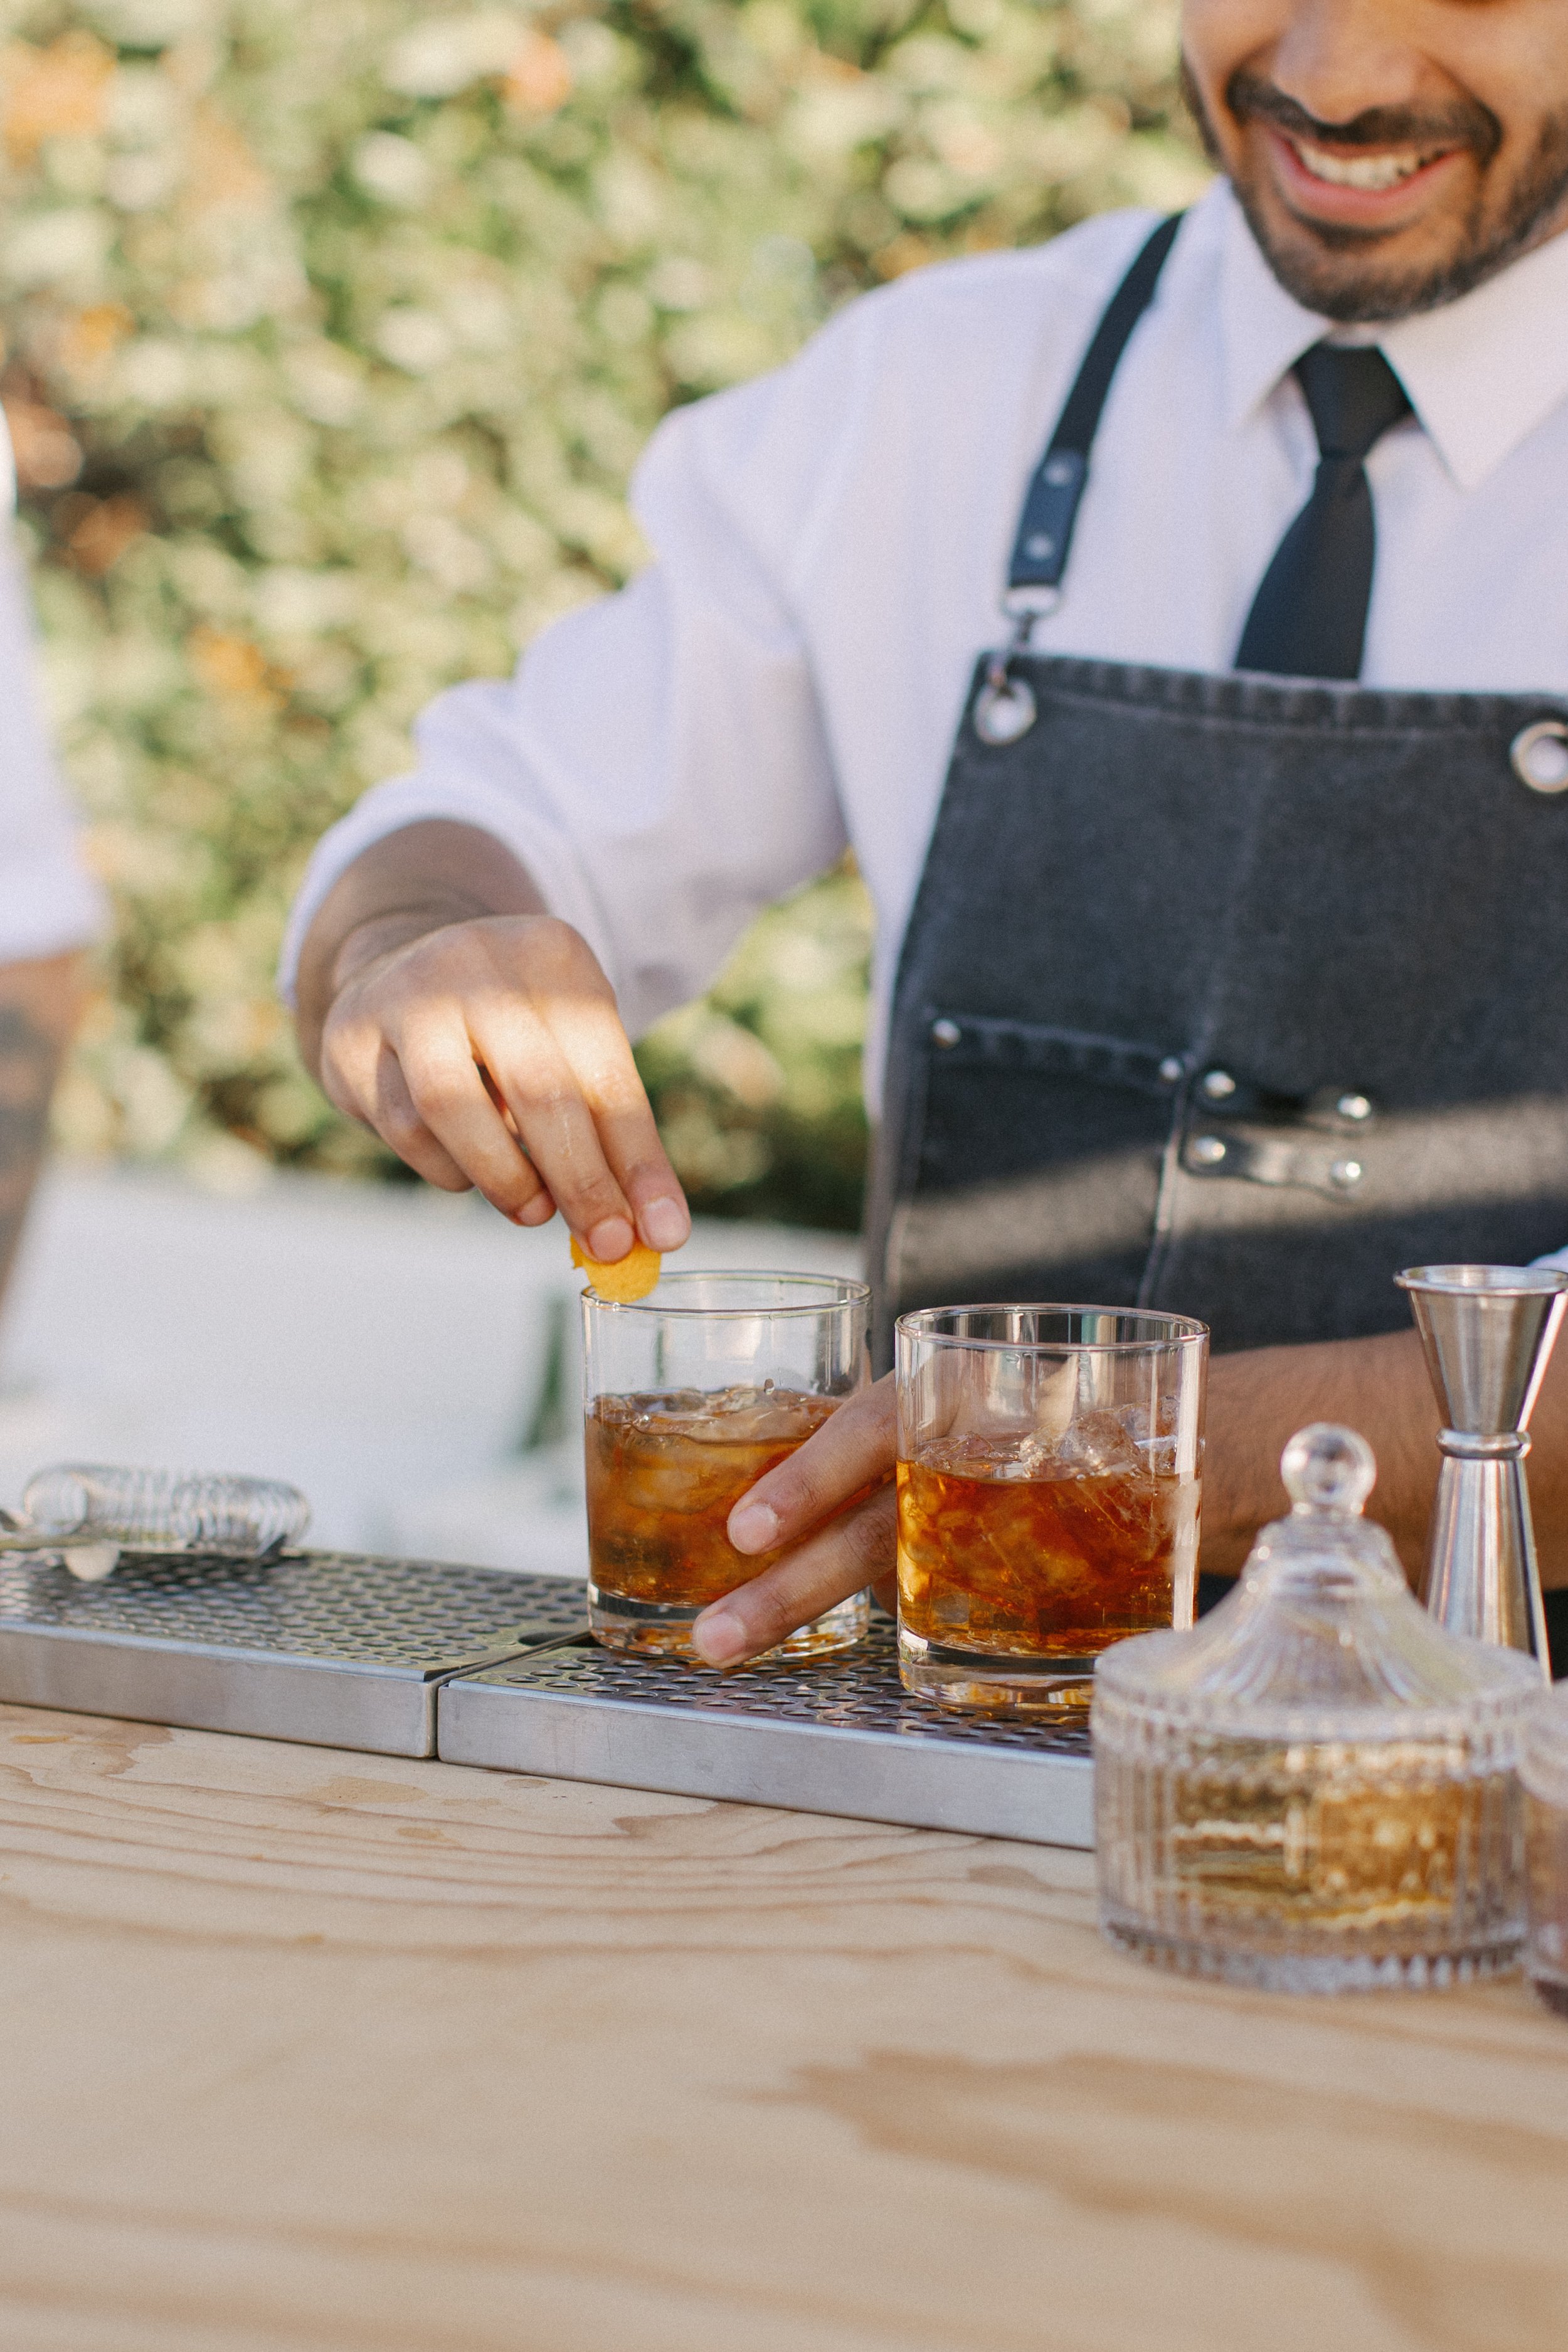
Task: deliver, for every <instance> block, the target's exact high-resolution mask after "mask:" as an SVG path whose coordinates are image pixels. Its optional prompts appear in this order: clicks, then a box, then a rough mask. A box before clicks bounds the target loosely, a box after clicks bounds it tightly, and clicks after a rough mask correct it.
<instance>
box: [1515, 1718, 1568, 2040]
mask: <svg viewBox="0 0 1568 2352" xmlns="http://www.w3.org/2000/svg"><path fill="white" fill-rule="evenodd" d="M1520 1777H1521V1780H1523V1782H1524V1788H1525V1800H1524V1810H1525V1835H1526V1847H1527V1855H1528V1870H1529V1882H1530V1934H1529V1939H1528V1941H1527V1942H1526V1945H1525V1949H1524V1967H1525V1973H1526V1975H1527V1976H1528V1977H1529V1979H1530V1980H1531V1984H1532V1985H1533V1986H1534V1987H1535V1990H1536V1991H1537V1992H1538V1993H1539V1994H1540V1995H1541V1998H1542V2000H1543V2001H1544V2002H1545V2003H1546V2005H1547V2007H1548V2009H1554V2010H1556V2011H1557V2012H1558V2013H1559V2015H1560V2016H1563V2017H1568V1683H1559V1684H1558V1685H1557V1687H1556V1689H1555V1690H1553V1691H1552V1692H1550V1693H1542V1696H1541V1697H1540V1699H1539V1700H1538V1701H1537V1703H1536V1705H1535V1706H1533V1707H1532V1708H1531V1711H1530V1717H1529V1720H1528V1721H1527V1723H1526V1725H1525V1727H1524V1753H1523V1756H1522V1757H1521V1759H1520Z"/></svg>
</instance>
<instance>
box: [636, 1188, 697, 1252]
mask: <svg viewBox="0 0 1568 2352" xmlns="http://www.w3.org/2000/svg"><path fill="white" fill-rule="evenodd" d="M641 1222H642V1230H643V1239H644V1241H646V1242H647V1245H648V1247H649V1249H656V1250H676V1249H679V1247H680V1244H682V1242H683V1241H685V1239H686V1237H687V1235H688V1234H689V1233H690V1231H691V1220H690V1218H689V1216H688V1215H687V1213H686V1212H685V1210H684V1209H683V1208H682V1207H681V1205H680V1203H679V1201H671V1200H668V1199H666V1200H663V1201H649V1202H647V1205H646V1206H645V1208H644V1210H643V1212H642V1220H641Z"/></svg>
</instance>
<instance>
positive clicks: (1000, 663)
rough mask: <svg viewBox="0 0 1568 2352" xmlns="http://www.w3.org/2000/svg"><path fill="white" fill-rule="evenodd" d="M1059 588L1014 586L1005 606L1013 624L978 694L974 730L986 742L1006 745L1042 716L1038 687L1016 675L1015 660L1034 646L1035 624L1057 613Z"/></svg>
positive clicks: (1024, 732)
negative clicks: (1013, 665) (1010, 632)
mask: <svg viewBox="0 0 1568 2352" xmlns="http://www.w3.org/2000/svg"><path fill="white" fill-rule="evenodd" d="M1061 601H1062V598H1061V591H1060V589H1059V588H1010V589H1009V590H1008V592H1007V593H1006V595H1005V596H1004V597H1003V599H1002V610H1003V611H1004V612H1005V614H1006V615H1007V617H1008V619H1009V620H1010V621H1011V622H1012V624H1013V635H1012V636H1011V638H1010V639H1009V640H1008V642H1007V644H1006V646H1003V647H998V649H997V650H996V651H995V652H994V654H993V655H992V656H991V658H990V660H989V662H988V663H987V664H986V667H985V683H984V686H982V688H981V689H980V691H979V693H978V694H977V695H976V696H975V698H974V712H973V718H974V731H975V733H976V734H977V735H978V736H979V738H980V740H981V741H982V742H983V743H989V744H991V745H992V746H993V747H994V749H998V750H1000V749H1002V748H1003V747H1005V745H1007V744H1009V743H1016V742H1017V741H1018V740H1019V739H1020V738H1021V737H1022V736H1025V735H1026V734H1027V733H1028V731H1029V730H1030V728H1031V727H1032V726H1033V725H1034V723H1035V720H1036V719H1037V718H1038V716H1039V706H1038V705H1037V702H1036V700H1035V693H1034V688H1032V687H1031V686H1030V685H1029V683H1028V680H1027V679H1026V678H1022V677H1014V675H1013V671H1012V667H1011V666H1012V663H1013V660H1014V658H1015V656H1016V655H1018V654H1026V653H1028V652H1029V651H1030V650H1031V647H1032V644H1033V640H1034V635H1035V624H1036V622H1037V621H1041V620H1044V618H1045V616H1046V614H1047V613H1054V612H1055V611H1056V609H1057V606H1058V604H1060V603H1061Z"/></svg>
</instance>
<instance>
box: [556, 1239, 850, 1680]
mask: <svg viewBox="0 0 1568 2352" xmlns="http://www.w3.org/2000/svg"><path fill="white" fill-rule="evenodd" d="M866 1300H867V1293H866V1290H865V1287H864V1286H863V1285H862V1284H859V1283H842V1282H838V1281H836V1280H834V1279H832V1278H825V1277H817V1276H788V1275H668V1276H664V1277H663V1278H662V1279H661V1280H660V1282H659V1283H658V1286H657V1288H656V1289H655V1290H653V1291H651V1292H650V1293H649V1294H648V1296H647V1298H645V1299H639V1300H637V1301H636V1302H635V1303H633V1304H631V1305H629V1306H615V1305H611V1304H609V1303H608V1302H605V1301H604V1300H602V1299H599V1298H598V1297H596V1296H595V1294H594V1293H593V1292H592V1291H589V1292H588V1293H586V1294H585V1296H584V1318H585V1330H586V1342H587V1347H586V1370H587V1383H586V1385H587V1400H586V1419H585V1425H584V1437H585V1444H586V1454H587V1487H588V1557H589V1582H588V1605H589V1615H590V1620H591V1622H592V1624H593V1628H594V1631H595V1634H596V1635H597V1636H598V1638H599V1640H600V1641H601V1642H605V1643H608V1644H609V1645H610V1646H611V1647H613V1648H617V1649H629V1650H640V1651H651V1652H655V1653H664V1654H670V1655H674V1656H679V1657H684V1658H687V1659H689V1658H690V1657H691V1656H692V1651H691V1641H690V1629H691V1624H692V1622H693V1620H694V1619H695V1618H696V1617H697V1616H698V1615H699V1614H700V1612H701V1611H702V1610H704V1609H706V1608H707V1607H708V1606H709V1604H710V1602H712V1601H718V1600H721V1598H722V1597H723V1595H724V1594H725V1593H726V1592H731V1591H734V1589H735V1587H736V1586H737V1585H738V1584H742V1583H745V1582H746V1581H747V1580H749V1579H750V1578H752V1577H753V1576H756V1575H758V1574H759V1573H760V1572H761V1571H762V1570H763V1569H765V1568H767V1567H768V1566H769V1565H770V1564H771V1559H772V1558H773V1555H770V1554H762V1555H757V1554H754V1553H753V1554H742V1553H741V1552H738V1551H736V1549H734V1547H733V1545H732V1544H731V1542H730V1539H729V1537H728V1535H727V1534H726V1532H725V1526H726V1522H727V1520H728V1518H729V1516H730V1513H731V1509H732V1508H733V1507H734V1505H735V1504H736V1503H737V1502H738V1501H739V1500H740V1498H741V1496H742V1495H743V1494H745V1493H746V1492H747V1490H748V1489H749V1488H750V1487H752V1486H755V1484H756V1482H757V1480H758V1479H759V1478H761V1477H762V1476H763V1474H764V1473H765V1472H766V1471H769V1470H771V1469H773V1467H774V1465H776V1464H778V1463H780V1462H782V1461H784V1459H785V1458H786V1457H787V1456H788V1455H789V1454H793V1453H794V1452H795V1448H796V1446H798V1445H801V1444H804V1443H805V1440H806V1439H807V1438H808V1437H809V1436H810V1435H811V1433H812V1432H813V1431H814V1430H816V1429H820V1427H821V1426H822V1424H823V1423H824V1422H825V1421H826V1419H827V1417H828V1415H829V1414H830V1413H831V1412H834V1411H835V1410H836V1409H837V1406H838V1405H839V1404H840V1403H841V1402H843V1399H844V1397H845V1396H846V1395H847V1394H849V1393H851V1392H852V1391H853V1390H854V1389H855V1388H856V1387H858V1386H859V1385H860V1384H861V1383H862V1381H864V1378H865V1346H866V1336H865V1335H866ZM726 1373H728V1374H730V1375H731V1377H729V1378H725V1377H724V1375H725V1374H726ZM639 1375H640V1378H639ZM650 1375H651V1379H650ZM623 1381H624V1382H626V1385H624V1386H623V1385H621V1384H620V1383H621V1382H623ZM633 1381H636V1382H637V1385H635V1386H634V1385H632V1384H631V1383H632V1382H633ZM655 1383H657V1385H656V1384H655ZM866 1622H867V1603H866V1599H865V1596H864V1594H858V1595H856V1596H855V1598H854V1599H853V1600H851V1601H844V1602H841V1603H840V1604H839V1606H838V1607H837V1608H836V1609H832V1610H829V1611H827V1612H825V1614H824V1615H823V1616H821V1617H819V1618H817V1619H816V1620H814V1622H812V1623H811V1624H809V1625H806V1626H804V1627H803V1628H802V1629H801V1631H800V1632H799V1633H795V1634H794V1635H792V1637H791V1638H790V1640H789V1641H788V1642H787V1643H784V1644H783V1645H782V1647H781V1650H780V1651H779V1652H778V1653H775V1654H777V1655H791V1656H796V1657H798V1656H803V1655H804V1656H810V1655H814V1654H817V1653H819V1652H822V1651H827V1650H837V1649H843V1648H845V1647H847V1645H848V1644H849V1643H852V1642H855V1641H858V1639H859V1638H860V1637H861V1635H862V1634H863V1633H864V1632H865V1629H866Z"/></svg>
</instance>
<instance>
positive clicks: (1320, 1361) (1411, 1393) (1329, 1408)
mask: <svg viewBox="0 0 1568 2352" xmlns="http://www.w3.org/2000/svg"><path fill="white" fill-rule="evenodd" d="M1438 1418H1439V1417H1438V1412H1437V1402H1436V1397H1435V1395H1434V1393H1433V1390H1432V1384H1431V1381H1430V1380H1429V1379H1428V1377H1427V1372H1426V1361H1425V1359H1424V1358H1423V1356H1422V1353H1421V1343H1420V1341H1419V1340H1418V1339H1417V1338H1416V1336H1415V1332H1414V1331H1398V1332H1393V1333H1391V1334H1389V1336H1388V1337H1386V1338H1384V1339H1342V1340H1337V1341H1332V1342H1330V1343H1329V1344H1327V1345H1325V1346H1321V1347H1311V1348H1258V1349H1250V1350H1248V1351H1247V1352H1246V1353H1244V1354H1242V1355H1237V1356H1220V1357H1217V1358H1216V1359H1215V1361H1214V1363H1213V1364H1212V1365H1211V1366H1210V1368H1209V1410H1208V1454H1207V1459H1206V1463H1205V1476H1204V1548H1203V1564H1204V1567H1205V1569H1207V1570H1210V1571H1211V1572H1213V1573H1215V1574H1217V1575H1220V1576H1233V1575H1235V1574H1236V1573H1237V1570H1239V1569H1240V1567H1241V1565H1242V1563H1243V1561H1244V1560H1245V1559H1246V1558H1247V1548H1248V1546H1249V1545H1250V1543H1251V1540H1252V1538H1253V1535H1254V1534H1255V1533H1256V1531H1257V1529H1258V1528H1259V1527H1260V1526H1261V1525H1262V1524H1263V1522H1264V1521H1265V1520H1266V1519H1272V1518H1277V1517H1279V1514H1280V1512H1281V1511H1283V1510H1284V1508H1285V1493H1284V1489H1283V1487H1282V1486H1280V1484H1279V1455H1280V1453H1281V1450H1282V1449H1283V1447H1284V1444H1285V1442H1286V1440H1287V1439H1288V1438H1289V1436H1290V1435H1291V1433H1293V1432H1294V1431H1295V1430H1298V1429H1300V1428H1302V1427H1303V1426H1304V1425H1305V1424H1306V1423H1308V1422H1310V1421H1341V1422H1346V1423H1349V1425H1350V1426H1351V1428H1352V1429H1359V1430H1360V1432H1361V1433H1362V1435H1363V1437H1364V1438H1365V1439H1366V1440H1367V1442H1368V1444H1370V1445H1371V1447H1372V1449H1373V1453H1374V1454H1376V1455H1377V1485H1376V1486H1375V1487H1374V1488H1373V1496H1372V1501H1371V1503H1370V1504H1369V1506H1368V1509H1369V1512H1370V1514H1371V1516H1372V1517H1373V1518H1375V1519H1379V1520H1381V1521H1382V1523H1383V1525H1384V1527H1385V1528H1387V1529H1388V1531H1389V1533H1390V1535H1391V1536H1392V1537H1393V1538H1394V1543H1395V1545H1396V1546H1397V1547H1398V1550H1399V1555H1400V1558H1401V1559H1403V1560H1404V1562H1405V1568H1406V1570H1408V1571H1409V1572H1410V1574H1411V1575H1412V1576H1415V1575H1416V1574H1418V1573H1419V1570H1420V1567H1421V1563H1422V1560H1423V1559H1424V1558H1425V1555H1426V1528H1427V1521H1428V1518H1429V1516H1430V1513H1431V1508H1432V1496H1433V1493H1434V1490H1435V1488H1436V1482H1437V1463H1438V1455H1437V1446H1436V1434H1437V1428H1438ZM1530 1498H1531V1511H1532V1515H1533V1517H1534V1521H1535V1534H1536V1542H1537V1546H1538V1548H1539V1550H1540V1554H1541V1572H1542V1580H1543V1581H1544V1582H1545V1583H1546V1584H1548V1585H1561V1584H1568V1350H1564V1351H1563V1352H1561V1353H1560V1354H1559V1355H1558V1357H1557V1358H1556V1359H1555V1360H1554V1361H1553V1362H1552V1363H1551V1364H1550V1365H1549V1366H1548V1368H1547V1373H1546V1378H1545V1380H1544V1381H1542V1389H1541V1394H1540V1397H1539V1399H1538V1400H1537V1402H1536V1407H1535V1412H1534V1413H1533V1415H1532V1416H1531V1454H1530Z"/></svg>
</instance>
